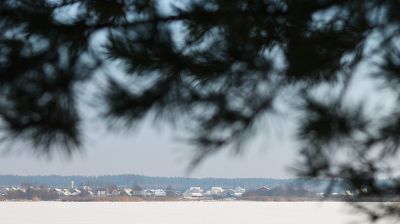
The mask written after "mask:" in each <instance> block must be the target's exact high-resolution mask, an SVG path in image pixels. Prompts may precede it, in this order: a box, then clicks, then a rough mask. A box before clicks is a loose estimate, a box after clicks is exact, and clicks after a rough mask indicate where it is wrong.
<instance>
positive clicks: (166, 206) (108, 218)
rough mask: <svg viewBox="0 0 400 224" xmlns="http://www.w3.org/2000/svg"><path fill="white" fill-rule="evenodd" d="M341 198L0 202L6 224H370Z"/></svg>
mask: <svg viewBox="0 0 400 224" xmlns="http://www.w3.org/2000/svg"><path fill="white" fill-rule="evenodd" d="M362 217H363V216H360V215H359V214H358V215H357V213H356V212H354V210H353V209H352V208H351V207H350V206H348V205H347V204H346V203H342V202H0V223H1V224H188V223H189V224H190V223H193V224H210V223H211V224H212V223H215V224H253V223H272V224H283V223H295V224H301V223H305V224H312V223H316V224H317V223H318V224H319V223H324V224H336V223H338V224H342V223H354V221H358V222H357V223H365V219H363V218H362Z"/></svg>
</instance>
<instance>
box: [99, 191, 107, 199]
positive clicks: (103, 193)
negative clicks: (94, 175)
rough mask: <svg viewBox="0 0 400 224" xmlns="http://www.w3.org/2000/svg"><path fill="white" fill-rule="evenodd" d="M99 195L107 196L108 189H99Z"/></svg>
mask: <svg viewBox="0 0 400 224" xmlns="http://www.w3.org/2000/svg"><path fill="white" fill-rule="evenodd" d="M97 196H98V197H106V196H107V191H106V190H98V191H97Z"/></svg>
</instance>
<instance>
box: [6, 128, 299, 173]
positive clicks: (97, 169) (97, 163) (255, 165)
mask: <svg viewBox="0 0 400 224" xmlns="http://www.w3.org/2000/svg"><path fill="white" fill-rule="evenodd" d="M90 129H91V130H90V132H87V133H92V134H91V135H90V136H88V137H87V139H88V140H87V141H86V144H85V148H86V149H85V150H84V151H83V153H81V154H75V156H74V157H73V158H72V159H71V160H68V159H65V158H64V157H61V158H60V157H57V156H56V157H54V158H53V159H51V160H48V159H46V158H40V157H36V156H33V155H32V154H31V153H27V152H26V150H20V151H25V152H23V153H20V152H19V151H18V150H14V151H13V152H12V153H11V154H6V155H1V156H0V174H18V175H48V174H58V175H102V174H127V173H129V174H142V175H150V176H191V177H274V178H287V177H291V176H293V175H291V174H290V172H288V171H287V167H288V166H289V165H291V164H293V163H292V162H293V158H294V155H295V153H294V152H295V150H293V147H292V146H290V144H289V142H290V141H284V139H282V138H285V137H282V138H281V137H279V136H281V135H280V134H279V133H277V134H276V136H270V137H266V136H263V135H262V134H260V137H257V138H255V139H254V140H253V141H252V143H251V144H249V145H248V146H247V148H246V151H245V153H243V154H242V155H232V153H229V152H228V151H224V152H222V153H218V154H215V155H213V156H211V157H210V158H208V159H206V160H205V161H204V162H203V163H202V164H201V165H200V166H199V167H197V168H196V169H195V170H194V171H193V172H191V173H187V167H188V163H189V161H190V158H191V154H190V153H191V152H192V151H191V150H192V149H191V147H190V146H189V145H187V144H186V143H183V142H180V141H178V140H177V139H176V137H178V136H177V135H176V134H175V133H176V130H172V129H168V128H164V129H163V130H159V129H156V128H154V127H153V126H152V125H151V123H150V122H146V123H145V124H143V125H142V127H141V128H140V129H138V130H135V131H132V132H130V131H127V132H125V133H124V134H121V133H120V134H112V133H111V132H109V131H107V130H105V128H104V125H103V124H98V125H94V126H93V127H91V128H90Z"/></svg>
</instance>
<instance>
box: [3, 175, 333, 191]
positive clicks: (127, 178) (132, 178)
mask: <svg viewBox="0 0 400 224" xmlns="http://www.w3.org/2000/svg"><path fill="white" fill-rule="evenodd" d="M71 181H74V183H75V186H77V187H79V186H84V185H86V186H92V187H105V186H110V185H116V186H119V187H132V186H134V185H139V186H141V187H143V188H166V187H168V186H171V187H173V188H175V189H177V190H184V189H187V188H189V187H192V186H199V187H203V188H205V189H208V188H210V187H214V186H219V187H224V188H235V187H243V188H246V189H248V190H251V189H257V188H260V187H263V186H266V187H269V188H274V187H278V186H291V187H299V188H304V189H308V190H313V191H323V190H324V189H325V187H326V186H327V185H328V181H327V180H320V179H318V180H317V179H297V178H296V179H271V178H184V177H149V176H143V175H131V174H127V175H102V176H57V175H50V176H17V175H0V186H3V187H4V186H21V185H35V186H49V187H68V186H70V183H71Z"/></svg>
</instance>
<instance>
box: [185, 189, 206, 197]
mask: <svg viewBox="0 0 400 224" xmlns="http://www.w3.org/2000/svg"><path fill="white" fill-rule="evenodd" d="M183 196H184V197H186V198H201V197H204V193H203V189H202V188H201V187H190V188H189V190H187V191H186V192H185V193H184V194H183Z"/></svg>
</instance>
